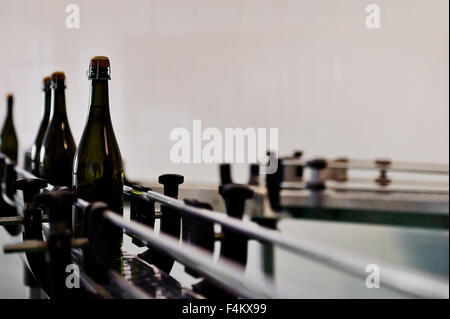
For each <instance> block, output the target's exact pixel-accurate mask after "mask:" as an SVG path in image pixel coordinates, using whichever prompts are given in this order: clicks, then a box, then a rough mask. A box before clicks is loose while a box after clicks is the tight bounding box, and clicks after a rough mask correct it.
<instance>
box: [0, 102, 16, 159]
mask: <svg viewBox="0 0 450 319" xmlns="http://www.w3.org/2000/svg"><path fill="white" fill-rule="evenodd" d="M18 145H19V143H18V141H17V135H16V130H15V128H14V121H13V97H12V95H8V98H7V113H6V117H5V122H4V123H3V127H2V131H1V133H0V151H1V152H2V153H3V154H5V155H6V156H8V157H9V159H10V160H11V161H13V162H14V163H17V152H18Z"/></svg>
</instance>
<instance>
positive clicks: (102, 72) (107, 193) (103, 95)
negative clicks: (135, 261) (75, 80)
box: [73, 56, 124, 249]
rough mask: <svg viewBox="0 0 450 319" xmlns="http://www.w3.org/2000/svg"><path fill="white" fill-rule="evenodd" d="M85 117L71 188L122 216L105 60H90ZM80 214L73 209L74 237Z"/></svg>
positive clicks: (114, 242) (115, 244) (117, 239)
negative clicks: (88, 94)
mask: <svg viewBox="0 0 450 319" xmlns="http://www.w3.org/2000/svg"><path fill="white" fill-rule="evenodd" d="M88 79H89V80H91V92H90V105H89V114H88V117H87V121H86V125H85V127H84V131H83V135H82V137H81V140H80V143H79V146H78V150H77V153H76V155H75V159H74V164H73V189H74V191H75V192H76V193H77V195H78V196H79V197H80V198H82V199H84V200H86V201H89V202H91V201H103V202H105V203H106V204H108V206H109V208H110V209H111V210H113V211H115V212H116V213H119V214H123V183H124V173H123V164H122V156H121V154H120V150H119V146H118V144H117V141H116V136H115V134H114V130H113V126H112V123H111V116H110V111H109V92H108V81H109V80H110V79H111V77H110V63H109V59H108V58H107V57H102V56H97V57H94V58H92V59H91V61H90V65H89V70H88ZM82 224H83V216H82V212H81V211H80V210H78V209H76V208H75V209H74V235H75V236H80V235H82V233H83V230H82ZM121 241H122V231H121V230H120V229H118V232H117V236H116V235H114V238H112V239H111V247H110V248H112V249H120V246H121Z"/></svg>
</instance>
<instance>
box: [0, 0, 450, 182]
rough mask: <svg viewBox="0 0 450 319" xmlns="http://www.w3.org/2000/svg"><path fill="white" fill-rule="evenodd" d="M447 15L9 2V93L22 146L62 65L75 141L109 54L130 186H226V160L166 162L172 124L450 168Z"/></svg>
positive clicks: (304, 5) (431, 3)
mask: <svg viewBox="0 0 450 319" xmlns="http://www.w3.org/2000/svg"><path fill="white" fill-rule="evenodd" d="M69 3H76V4H78V5H79V6H80V9H81V28H80V29H71V30H70V29H67V28H66V27H65V18H66V15H67V14H66V13H65V10H64V9H65V6H66V5H67V4H69ZM368 3H376V4H378V5H379V6H380V8H381V29H377V30H370V29H367V28H366V27H365V24H364V21H365V17H366V13H365V7H366V5H367V4H368ZM448 9H449V8H448V1H447V0H427V1H425V0H371V1H362V0H316V1H313V0H252V1H250V0H239V1H238V0H220V1H219V0H217V1H207V0H183V1H181V0H179V1H175V0H159V1H158V0H153V1H138V0H129V1H114V2H113V1H95V2H94V1H82V0H71V1H60V0H59V1H58V0H46V1H44V0H29V1H25V0H1V1H0V43H1V44H0V96H2V97H3V96H4V95H5V94H6V93H7V92H9V91H12V92H14V93H15V95H16V101H17V103H16V109H15V123H16V127H17V131H18V135H19V140H20V148H21V151H23V150H24V149H25V148H27V147H28V146H29V145H30V144H31V142H32V140H33V139H34V136H35V134H36V130H37V127H38V124H39V123H38V122H39V117H40V108H41V105H40V102H41V98H40V81H41V78H42V77H43V76H44V75H47V74H49V73H50V72H52V71H54V70H57V69H58V70H63V71H65V72H66V75H67V78H68V80H67V84H68V90H67V99H68V114H69V121H70V125H71V128H72V131H73V133H74V137H75V139H76V141H78V140H79V138H80V136H81V132H82V129H83V126H84V121H85V117H86V112H87V107H88V94H89V83H88V80H87V79H86V76H85V72H86V69H87V65H88V62H89V58H90V57H91V56H94V55H100V54H101V55H107V56H109V57H110V59H111V63H112V81H111V93H110V98H111V108H112V117H113V122H114V126H115V131H116V135H117V137H118V140H119V144H120V147H121V150H122V155H123V157H124V160H125V161H126V168H127V170H128V174H129V175H130V176H131V177H132V178H140V179H155V178H156V177H157V176H158V175H159V174H161V173H164V172H169V171H175V172H181V173H183V174H184V175H185V176H186V178H187V180H191V181H193V180H215V179H216V178H217V167H216V165H206V164H205V165H199V164H197V165H182V166H181V165H174V164H171V163H170V161H169V150H170V147H171V145H172V144H173V142H171V141H169V133H170V130H171V129H173V128H175V127H178V126H184V127H187V128H189V127H191V125H192V120H193V119H201V120H202V121H203V124H204V126H216V127H218V128H224V127H238V126H241V127H249V126H251V127H278V128H279V134H280V150H281V152H282V153H289V152H290V151H291V150H292V149H294V148H296V149H299V148H300V149H304V150H305V151H306V153H307V155H309V156H313V155H325V156H336V155H342V154H343V155H348V156H354V157H364V158H372V157H375V156H387V157H391V158H394V159H400V160H414V161H433V162H448V152H449V147H448V145H449V131H448V128H449V122H448V121H449V120H448V116H449V96H448V85H449V83H448V82H449V80H448V75H449V74H448V67H449V62H448V56H449V51H448V45H449V42H448V36H449V34H448ZM0 105H1V106H2V107H0V118H1V117H3V115H4V111H5V110H4V100H3V98H2V100H1V104H0ZM242 176H243V177H242V178H245V176H244V175H242Z"/></svg>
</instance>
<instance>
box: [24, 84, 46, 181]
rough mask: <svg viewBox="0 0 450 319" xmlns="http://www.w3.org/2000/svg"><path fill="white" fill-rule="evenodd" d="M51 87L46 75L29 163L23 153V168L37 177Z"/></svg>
mask: <svg viewBox="0 0 450 319" xmlns="http://www.w3.org/2000/svg"><path fill="white" fill-rule="evenodd" d="M51 94H52V93H51V89H50V77H49V76H46V77H45V78H44V79H43V86H42V111H41V124H40V126H39V130H38V132H37V135H36V138H35V139H34V143H33V145H32V146H31V151H30V158H29V164H28V163H27V161H28V160H27V158H26V153H25V164H24V168H25V169H26V170H28V168H29V170H30V171H31V173H33V174H34V175H35V176H37V177H39V150H40V149H41V146H42V142H43V140H44V135H45V131H46V130H47V125H48V121H49V118H50V106H51V105H50V103H51Z"/></svg>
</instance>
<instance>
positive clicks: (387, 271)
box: [124, 186, 449, 298]
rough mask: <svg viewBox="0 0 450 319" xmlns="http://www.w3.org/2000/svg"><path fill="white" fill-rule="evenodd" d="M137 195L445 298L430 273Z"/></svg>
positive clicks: (406, 289) (415, 292)
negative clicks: (377, 270)
mask: <svg viewBox="0 0 450 319" xmlns="http://www.w3.org/2000/svg"><path fill="white" fill-rule="evenodd" d="M124 190H125V192H126V193H134V194H136V192H137V191H135V190H133V189H131V188H130V187H127V186H125V187H124ZM138 193H139V192H138ZM141 195H142V196H143V197H145V198H147V199H148V200H151V201H157V202H160V203H163V204H165V205H167V206H169V207H171V208H174V209H177V210H179V211H181V212H184V213H187V214H189V215H192V216H196V217H199V218H202V219H205V220H208V221H210V222H213V223H218V224H220V225H222V226H225V227H227V228H229V229H232V230H234V231H236V232H238V233H241V234H244V235H246V236H248V237H249V238H251V239H257V240H260V241H263V242H266V243H271V244H274V245H277V246H279V247H281V248H284V249H286V250H289V251H291V252H293V253H296V254H298V255H300V256H303V257H305V258H308V259H311V260H314V261H316V262H319V263H321V264H324V265H327V266H329V267H331V268H334V269H337V270H340V271H343V272H346V273H349V274H352V275H354V276H357V277H360V278H362V279H363V280H365V279H366V276H367V273H366V272H365V269H366V267H367V266H368V265H370V264H378V265H379V267H380V269H382V270H381V271H382V273H383V275H382V276H381V281H380V282H381V284H382V285H384V286H387V287H390V288H392V289H395V290H398V291H401V292H403V293H407V294H409V295H412V296H417V297H423V298H448V297H449V285H448V281H447V282H445V280H443V279H441V278H436V277H434V276H430V275H428V274H423V273H419V272H416V271H413V270H409V269H397V268H395V267H392V266H388V265H382V263H379V262H378V261H374V260H366V259H363V258H360V257H356V256H354V255H352V254H350V253H348V252H345V251H343V250H338V249H336V248H329V247H326V246H324V245H320V244H317V243H313V242H310V241H307V240H302V239H297V238H292V237H290V236H287V235H281V234H280V233H279V232H277V231H273V230H268V229H266V228H263V227H261V226H258V225H257V224H256V223H251V222H249V225H251V227H250V226H245V225H244V224H243V223H242V222H241V221H239V220H235V219H233V218H229V217H227V216H226V215H224V214H223V213H219V212H215V211H210V210H205V209H199V208H194V207H192V206H187V205H185V204H184V203H183V202H181V201H179V200H177V199H174V198H171V197H167V196H164V195H162V194H159V193H156V192H153V191H148V192H145V193H141ZM147 231H148V230H147Z"/></svg>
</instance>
